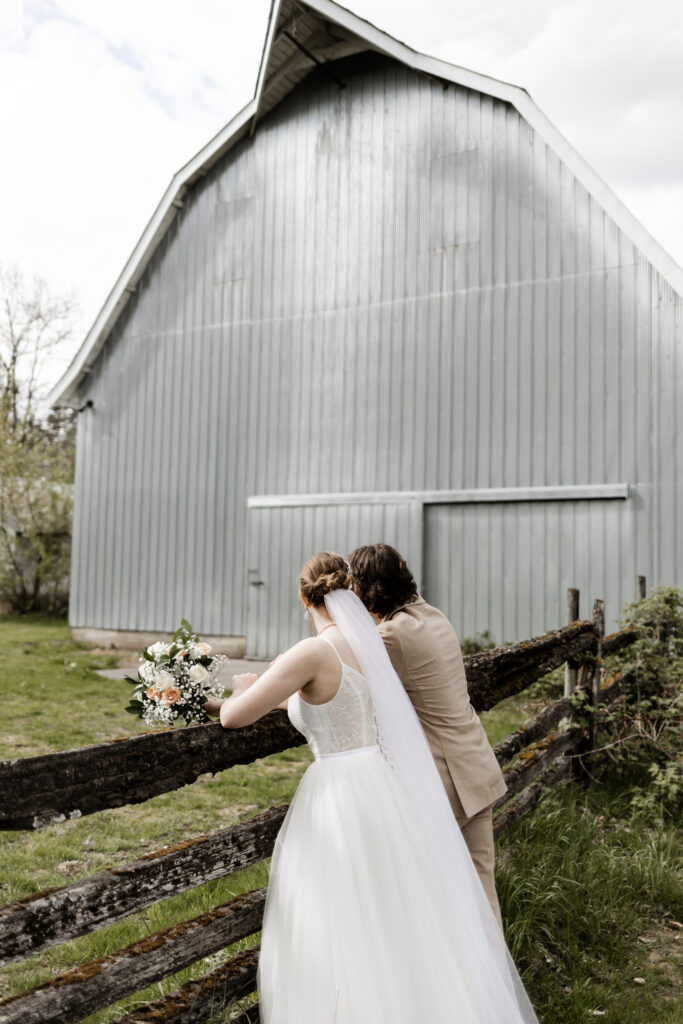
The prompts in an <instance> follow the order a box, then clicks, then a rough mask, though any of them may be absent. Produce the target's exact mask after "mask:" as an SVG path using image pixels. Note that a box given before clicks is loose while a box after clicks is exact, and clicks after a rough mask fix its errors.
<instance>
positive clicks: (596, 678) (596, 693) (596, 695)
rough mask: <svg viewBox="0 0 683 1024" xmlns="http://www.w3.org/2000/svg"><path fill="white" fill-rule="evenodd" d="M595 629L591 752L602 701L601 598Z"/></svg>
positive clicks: (596, 608)
mask: <svg viewBox="0 0 683 1024" xmlns="http://www.w3.org/2000/svg"><path fill="white" fill-rule="evenodd" d="M593 628H594V630H595V637H596V648H595V664H594V666H593V673H592V677H591V704H592V706H593V711H592V712H591V716H590V724H589V736H588V739H589V743H590V747H589V750H593V749H594V748H595V747H596V746H597V730H598V700H599V699H600V672H601V668H602V665H601V663H602V638H603V637H604V635H605V602H604V601H602V600H601V599H600V598H599V597H598V598H596V599H595V601H594V602H593Z"/></svg>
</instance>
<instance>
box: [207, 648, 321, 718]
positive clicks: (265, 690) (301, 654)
mask: <svg viewBox="0 0 683 1024" xmlns="http://www.w3.org/2000/svg"><path fill="white" fill-rule="evenodd" d="M320 653H321V651H320V644H319V643H317V642H316V641H315V639H314V638H313V637H311V638H309V639H307V640H302V641H301V642H300V643H298V644H295V646H294V647H291V648H290V649H289V650H288V651H286V652H285V653H284V654H282V655H280V657H279V658H277V659H276V660H275V661H274V662H273V664H272V665H271V666H270V668H268V669H266V671H265V672H264V673H263V675H262V676H259V677H258V679H257V680H256V681H255V682H253V683H251V684H247V686H246V688H243V689H241V690H240V691H239V692H234V693H233V694H232V696H231V697H228V698H227V700H224V701H223V703H222V704H221V707H220V711H219V719H220V723H221V725H222V726H223V728H224V729H241V728H242V727H243V726H245V725H252V723H253V722H256V721H258V719H259V718H262V717H263V715H267V714H268V712H269V711H273V709H274V708H277V707H280V706H282V707H284V706H285V702H286V701H287V700H288V698H289V697H291V696H292V694H293V693H296V691H297V690H299V689H301V687H302V686H305V685H306V683H310V681H311V680H312V679H313V677H314V676H315V674H316V671H317V669H318V665H319V657H320Z"/></svg>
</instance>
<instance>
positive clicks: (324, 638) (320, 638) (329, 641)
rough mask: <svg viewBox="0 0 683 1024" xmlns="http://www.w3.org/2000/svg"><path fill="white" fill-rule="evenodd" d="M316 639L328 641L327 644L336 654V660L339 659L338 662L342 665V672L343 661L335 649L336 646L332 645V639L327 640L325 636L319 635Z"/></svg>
mask: <svg viewBox="0 0 683 1024" xmlns="http://www.w3.org/2000/svg"><path fill="white" fill-rule="evenodd" d="M318 639H319V640H324V641H325V643H328V644H329V645H330V647H331V648H332V650H333V651H334V653H335V654H336V655H337V660H338V661H339V664H340V665H341V667H342V672H343V671H344V662H343V661H342V658H341V654H340V653H339V651H338V650H337V648H336V647H335V646H334V644H333V643H332V641H331V640H328V639H327V637H326V636H321V637H318Z"/></svg>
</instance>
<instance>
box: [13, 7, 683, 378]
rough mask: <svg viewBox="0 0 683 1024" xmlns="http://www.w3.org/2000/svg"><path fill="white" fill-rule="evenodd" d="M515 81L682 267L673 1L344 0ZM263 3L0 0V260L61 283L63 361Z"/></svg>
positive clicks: (264, 14) (219, 111)
mask: <svg viewBox="0 0 683 1024" xmlns="http://www.w3.org/2000/svg"><path fill="white" fill-rule="evenodd" d="M346 3H347V4H348V5H350V6H351V9H352V10H354V12H355V13H356V14H358V15H360V16H361V17H363V18H366V19H367V20H369V21H371V22H373V23H374V24H375V25H377V26H378V27H379V28H381V29H384V30H385V31H387V32H389V33H390V34H391V35H394V36H396V37H397V38H398V39H400V40H401V41H403V42H406V43H408V44H409V45H411V46H412V47H414V48H415V49H418V50H422V51H423V52H425V53H428V54H431V55H433V56H438V57H441V58H443V59H444V60H447V61H450V62H451V63H453V64H459V65H461V66H463V67H467V68H471V69H472V70H474V71H479V72H482V73H484V74H487V75H492V76H493V77H496V78H501V79H503V80H505V81H508V82H513V83H515V84H516V85H521V86H524V87H525V88H526V89H527V90H528V91H529V92H530V93H531V95H532V97H533V99H534V100H535V101H536V103H537V104H538V106H539V107H540V108H541V109H542V110H543V112H544V113H545V114H546V115H547V116H548V117H549V118H550V119H551V120H552V121H553V122H554V123H555V125H556V126H557V127H558V128H559V129H560V131H561V132H562V133H563V134H564V135H565V136H566V137H567V138H568V139H569V141H570V142H571V143H572V144H573V145H574V146H575V147H576V148H577V149H578V150H579V152H580V153H581V154H582V156H583V157H584V158H585V159H586V160H587V161H588V163H590V164H591V165H592V166H593V168H594V169H595V170H596V171H597V172H598V173H599V174H600V175H601V176H602V178H603V179H604V180H605V181H606V182H607V183H608V184H609V185H610V187H611V188H612V189H613V190H614V191H615V192H616V193H617V195H619V197H620V198H621V199H622V200H623V201H624V202H625V203H626V204H627V205H628V206H629V207H630V208H631V210H632V211H633V213H634V214H635V215H636V217H638V218H639V220H640V221H641V222H642V223H643V224H644V225H645V226H646V227H647V228H648V230H649V231H650V232H651V234H653V235H654V237H655V238H656V239H657V240H658V241H659V242H660V243H661V244H662V245H663V246H664V248H665V249H667V250H668V251H669V252H670V254H671V255H672V256H673V257H674V259H676V260H677V262H678V263H679V264H683V59H682V58H683V3H681V2H680V0H648V2H647V3H646V2H644V0H619V2H617V0H420V2H419V3H408V2H403V0H346ZM269 9H270V0H246V2H245V3H239V4H238V3H237V2H236V0H191V2H187V0H95V2H93V0H0V95H1V96H2V97H3V99H2V102H1V103H0V138H1V139H2V143H3V145H2V159H1V160H0V262H1V263H3V264H5V265H17V266H19V267H20V268H21V269H22V270H23V271H24V272H25V273H26V274H28V275H33V274H37V275H39V276H41V277H44V278H45V279H46V280H47V282H48V283H49V285H50V286H51V287H52V288H53V289H54V290H56V291H69V292H73V294H74V295H75V297H76V298H77V300H78V303H79V306H80V314H79V317H78V320H77V323H76V331H75V337H74V342H73V344H72V346H71V349H69V350H65V351H64V352H63V354H62V359H61V362H60V363H59V365H55V368H54V373H55V374H56V375H57V376H58V375H59V371H60V369H61V368H62V367H63V366H65V365H66V362H68V358H69V357H70V355H71V354H72V352H73V350H74V349H75V347H76V346H77V344H78V343H79V342H80V341H81V340H82V337H83V335H84V333H85V331H86V330H87V328H88V327H89V326H90V324H91V322H92V320H93V319H94V317H95V316H96V314H97V312H98V310H99V308H100V306H101V304H102V303H103V301H104V299H105V298H106V296H107V293H108V291H109V289H110V288H111V286H112V285H113V283H114V281H115V279H116V277H117V275H118V273H119V271H120V270H121V268H122V266H123V264H124V262H125V261H126V259H127V257H128V256H129V254H130V252H131V250H132V248H133V246H134V245H135V242H136V241H137V239H138V237H139V235H140V233H141V232H142V230H143V228H144V226H145V224H146V222H147V220H148V219H149V217H150V216H151V214H152V211H153V210H154V207H155V206H156V204H157V202H158V200H159V199H160V197H161V195H162V193H163V191H164V190H165V188H166V186H167V185H168V183H169V181H170V179H171V177H172V176H173V174H174V172H175V171H176V170H177V169H178V168H179V167H180V166H181V165H182V164H183V163H185V162H186V161H187V160H188V159H189V158H190V157H191V156H192V155H193V154H194V153H195V152H196V151H197V150H198V149H199V148H200V147H201V146H202V145H203V144H204V143H205V142H206V141H208V139H209V138H210V137H211V136H212V135H214V134H215V133H216V132H217V131H218V130H219V129H220V128H221V127H222V126H223V125H224V124H225V123H226V121H228V120H230V118H231V117H232V116H233V115H234V114H235V113H236V112H237V111H238V110H239V109H240V108H241V107H242V106H244V104H245V103H247V102H248V101H249V100H250V99H251V98H252V96H253V93H254V87H255V83H256V76H257V73H258V66H259V61H260V57H261V50H262V46H263V40H264V36H265V31H266V26H267V21H268V12H269Z"/></svg>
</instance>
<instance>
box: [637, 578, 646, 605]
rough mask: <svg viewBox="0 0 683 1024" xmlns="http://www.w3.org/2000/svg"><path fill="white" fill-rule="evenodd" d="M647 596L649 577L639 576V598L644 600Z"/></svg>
mask: <svg viewBox="0 0 683 1024" xmlns="http://www.w3.org/2000/svg"><path fill="white" fill-rule="evenodd" d="M646 597H647V578H646V577H645V576H638V600H639V601H644V600H645V598H646Z"/></svg>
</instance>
